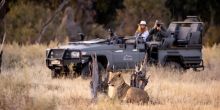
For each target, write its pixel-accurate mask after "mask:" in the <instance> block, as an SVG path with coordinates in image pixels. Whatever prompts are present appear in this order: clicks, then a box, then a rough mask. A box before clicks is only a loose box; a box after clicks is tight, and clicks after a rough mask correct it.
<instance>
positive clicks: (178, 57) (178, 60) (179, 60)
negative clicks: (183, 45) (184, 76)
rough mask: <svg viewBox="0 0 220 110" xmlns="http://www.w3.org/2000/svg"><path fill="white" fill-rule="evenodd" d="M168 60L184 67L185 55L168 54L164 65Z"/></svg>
mask: <svg viewBox="0 0 220 110" xmlns="http://www.w3.org/2000/svg"><path fill="white" fill-rule="evenodd" d="M167 62H176V63H179V64H180V65H181V66H182V67H184V63H183V57H182V56H181V55H167V56H165V57H164V63H163V65H166V63H167Z"/></svg>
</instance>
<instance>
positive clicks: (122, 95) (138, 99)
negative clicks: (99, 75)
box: [108, 72, 149, 103]
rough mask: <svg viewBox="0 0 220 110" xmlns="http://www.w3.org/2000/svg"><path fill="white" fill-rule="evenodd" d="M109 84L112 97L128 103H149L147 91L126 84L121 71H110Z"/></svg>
mask: <svg viewBox="0 0 220 110" xmlns="http://www.w3.org/2000/svg"><path fill="white" fill-rule="evenodd" d="M108 85H109V93H108V95H109V97H110V98H118V99H119V100H122V101H125V102H128V103H147V102H148V101H149V96H148V94H147V92H145V91H144V90H142V89H140V88H135V87H131V86H129V85H128V84H126V83H125V81H124V79H123V77H122V75H121V73H119V72H118V73H111V72H110V73H109V81H108ZM113 94H114V95H113Z"/></svg>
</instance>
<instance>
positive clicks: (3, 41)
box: [0, 33, 6, 52]
mask: <svg viewBox="0 0 220 110" xmlns="http://www.w3.org/2000/svg"><path fill="white" fill-rule="evenodd" d="M5 38H6V33H4V36H3V40H2V45H1V50H0V52H2V50H3V47H4V43H5Z"/></svg>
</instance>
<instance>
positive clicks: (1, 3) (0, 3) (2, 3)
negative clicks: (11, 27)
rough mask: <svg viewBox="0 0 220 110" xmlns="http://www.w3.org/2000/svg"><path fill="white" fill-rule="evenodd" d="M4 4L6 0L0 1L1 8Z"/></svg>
mask: <svg viewBox="0 0 220 110" xmlns="http://www.w3.org/2000/svg"><path fill="white" fill-rule="evenodd" d="M4 4H5V0H2V1H1V2H0V9H1V8H2V7H3V6H4Z"/></svg>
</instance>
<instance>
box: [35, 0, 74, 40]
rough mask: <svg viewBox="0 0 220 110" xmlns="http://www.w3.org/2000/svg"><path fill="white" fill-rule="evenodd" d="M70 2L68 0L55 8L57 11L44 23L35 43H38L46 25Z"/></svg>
mask: <svg viewBox="0 0 220 110" xmlns="http://www.w3.org/2000/svg"><path fill="white" fill-rule="evenodd" d="M69 2H70V0H64V1H63V2H62V3H61V4H60V5H59V7H58V8H57V10H56V11H55V12H54V14H53V15H52V16H51V17H50V18H49V19H48V20H47V21H46V23H45V24H44V25H43V26H42V28H41V30H40V32H39V37H38V40H37V42H36V43H40V42H41V39H42V36H43V35H44V33H45V31H46V29H47V27H48V25H49V24H50V23H51V22H52V21H53V20H54V18H55V17H56V16H57V15H58V13H60V12H61V11H62V9H63V8H64V6H65V5H67V4H68V3H69Z"/></svg>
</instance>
